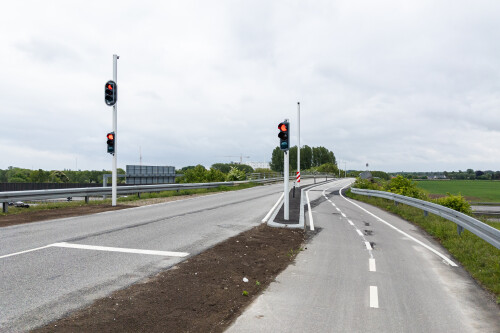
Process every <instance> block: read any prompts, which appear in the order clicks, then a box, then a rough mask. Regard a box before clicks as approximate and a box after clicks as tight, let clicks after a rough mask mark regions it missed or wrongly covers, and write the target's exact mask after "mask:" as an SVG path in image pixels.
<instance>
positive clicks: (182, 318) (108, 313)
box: [0, 202, 305, 332]
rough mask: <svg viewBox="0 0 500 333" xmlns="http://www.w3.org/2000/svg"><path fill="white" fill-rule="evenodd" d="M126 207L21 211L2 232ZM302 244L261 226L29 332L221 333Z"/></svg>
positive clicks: (296, 235)
mask: <svg viewBox="0 0 500 333" xmlns="http://www.w3.org/2000/svg"><path fill="white" fill-rule="evenodd" d="M143 204H148V202H143ZM135 205H137V203H136V204H135ZM127 207H129V206H125V205H121V206H117V207H111V206H109V204H108V205H106V206H104V205H84V206H81V207H71V208H67V209H66V208H65V209H54V210H46V211H34V212H29V211H27V212H23V213H21V214H16V215H6V216H0V226H7V225H12V224H19V223H29V222H35V221H40V220H46V219H54V218H58V217H71V216H77V215H83V214H91V213H97V212H102V211H107V210H114V209H123V208H127ZM304 238H305V233H304V231H302V230H296V229H284V228H270V227H267V226H265V225H260V226H258V227H255V228H252V229H250V230H248V231H246V232H243V233H241V234H239V235H237V236H235V237H233V238H230V239H228V240H227V241H225V242H222V243H219V244H218V245H216V246H214V247H213V248H211V249H209V250H207V251H205V252H203V253H201V254H199V255H196V256H193V257H189V258H188V259H187V260H185V261H183V262H182V263H180V264H178V265H177V266H174V267H172V268H170V269H169V270H166V271H163V272H161V273H159V274H157V275H155V276H151V277H149V278H147V279H146V280H144V281H141V282H139V283H136V284H134V285H132V286H130V287H128V288H126V289H122V290H119V291H116V292H114V293H113V294H111V295H109V296H108V297H105V298H102V299H99V300H96V301H95V302H94V303H93V304H91V305H90V306H88V307H86V308H82V309H79V310H76V311H75V312H72V313H69V314H67V316H66V317H64V318H61V319H59V320H57V321H55V322H52V323H49V324H47V325H46V326H44V327H40V328H38V329H36V330H34V331H33V332H222V331H224V330H225V329H226V328H227V327H228V326H229V325H230V324H231V323H232V322H233V321H234V320H235V319H236V318H237V317H238V316H239V315H240V314H241V313H242V311H243V310H244V308H245V307H246V306H248V305H249V304H250V303H251V302H252V301H253V300H254V299H255V297H257V296H258V295H259V294H260V293H262V291H263V290H264V289H265V288H266V287H267V286H268V285H269V284H270V283H271V282H272V281H274V279H275V277H276V276H277V275H278V274H279V273H280V272H281V271H282V270H284V269H285V268H286V267H287V266H288V265H289V264H290V263H292V262H293V260H294V258H295V256H296V255H297V253H298V252H299V251H301V250H303V246H304V245H303V244H304ZM244 277H246V278H247V279H248V282H243V278H244ZM245 292H246V293H245Z"/></svg>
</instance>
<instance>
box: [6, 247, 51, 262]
mask: <svg viewBox="0 0 500 333" xmlns="http://www.w3.org/2000/svg"><path fill="white" fill-rule="evenodd" d="M48 247H50V245H47V246H42V247H37V248H35V249H31V250H26V251H20V252H16V253H10V254H6V255H3V256H1V257H0V259H3V258H8V257H12V256H17V255H18V254H23V253H28V252H33V251H38V250H43V249H46V248H48Z"/></svg>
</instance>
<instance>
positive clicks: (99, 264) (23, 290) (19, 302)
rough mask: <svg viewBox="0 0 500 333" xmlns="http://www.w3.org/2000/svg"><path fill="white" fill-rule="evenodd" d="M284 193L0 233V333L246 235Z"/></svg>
mask: <svg viewBox="0 0 500 333" xmlns="http://www.w3.org/2000/svg"><path fill="white" fill-rule="evenodd" d="M308 182H309V183H311V182H312V180H306V181H303V183H305V184H307V183H308ZM282 191H283V185H282V184H276V185H267V186H260V187H255V188H251V189H246V190H241V191H235V192H226V193H218V194H213V195H208V196H202V197H197V198H192V199H186V200H181V201H174V202H169V203H164V204H157V205H152V206H144V207H138V208H131V209H124V210H119V211H113V212H106V213H100V214H95V215H89V216H82V217H75V218H66V219H59V220H52V221H45V222H39V223H31V224H24V225H17V226H12V227H6V228H2V229H0V332H19V331H25V330H28V329H30V328H33V327H36V326H39V325H42V324H44V323H47V322H49V321H51V320H53V319H57V318H59V317H61V316H62V315H64V314H65V313H67V312H68V311H70V310H73V309H76V308H79V307H81V306H83V305H86V304H89V303H91V302H92V301H93V300H94V299H96V298H99V297H102V296H105V295H107V294H109V293H110V292H112V291H114V290H117V289H120V288H123V287H125V286H127V285H130V284H132V283H134V282H137V281H138V280H140V279H143V278H144V277H146V276H149V275H151V274H154V273H156V272H158V271H160V270H162V269H165V268H168V267H171V266H172V265H175V264H176V263H178V262H179V261H181V260H183V259H185V258H186V257H183V256H184V255H186V254H188V255H194V254H197V253H200V252H202V251H204V250H206V249H207V248H209V247H211V246H213V245H215V244H217V243H219V242H221V241H223V240H225V239H227V238H229V237H232V236H234V235H236V234H238V233H240V232H242V231H245V230H247V229H250V228H251V227H253V226H256V225H258V224H259V223H260V222H261V220H262V218H263V217H264V216H265V215H266V214H267V212H268V210H269V209H270V208H271V207H272V206H273V205H274V203H275V202H276V200H277V199H278V198H279V196H280V194H281V193H282ZM146 251H148V252H146ZM152 251H153V252H152ZM154 251H156V252H154Z"/></svg>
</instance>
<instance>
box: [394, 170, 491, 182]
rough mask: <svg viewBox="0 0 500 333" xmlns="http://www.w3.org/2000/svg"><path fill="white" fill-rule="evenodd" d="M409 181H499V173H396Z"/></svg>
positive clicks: (467, 171) (470, 171) (468, 171)
mask: <svg viewBox="0 0 500 333" xmlns="http://www.w3.org/2000/svg"><path fill="white" fill-rule="evenodd" d="M397 174H400V175H402V176H404V177H406V178H409V179H464V180H500V171H492V170H485V171H482V170H474V169H467V170H465V171H462V170H458V171H450V172H448V171H442V172H401V173H397Z"/></svg>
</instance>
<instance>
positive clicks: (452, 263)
mask: <svg viewBox="0 0 500 333" xmlns="http://www.w3.org/2000/svg"><path fill="white" fill-rule="evenodd" d="M347 186H349V185H346V186H344V187H342V188H341V189H340V192H339V193H340V196H341V197H342V198H344V199H345V200H347V201H348V202H350V203H351V204H353V205H354V206H356V207H358V208H359V209H361V210H363V211H364V212H366V213H368V214H370V215H371V216H373V217H374V218H376V219H377V220H378V221H380V222H382V223H385V224H386V225H387V226H389V227H391V228H392V229H394V230H396V231H397V232H399V233H400V234H402V235H404V236H405V237H408V238H409V239H411V240H412V241H414V242H416V243H418V244H420V245H422V246H423V247H425V248H426V249H427V250H429V251H431V252H433V253H434V254H436V255H438V256H439V257H441V258H442V259H443V260H444V261H446V262H447V263H448V264H449V265H450V266H453V267H457V264H455V263H454V262H453V261H451V260H450V259H449V258H447V257H446V256H445V255H444V254H442V253H440V252H438V251H437V250H434V249H433V248H432V247H430V246H428V245H427V244H424V243H422V242H421V241H419V240H418V239H416V238H415V237H413V236H410V235H409V234H407V233H406V232H404V231H403V230H400V229H398V228H396V227H395V226H393V225H392V224H390V223H389V222H387V221H385V220H383V219H381V218H380V217H378V216H377V215H375V214H373V213H371V212H369V211H368V210H366V209H364V208H363V207H361V206H360V205H358V204H357V203H355V202H353V201H351V200H349V199H347V198H346V197H344V196H343V195H342V190H343V189H344V188H346V187H347Z"/></svg>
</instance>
